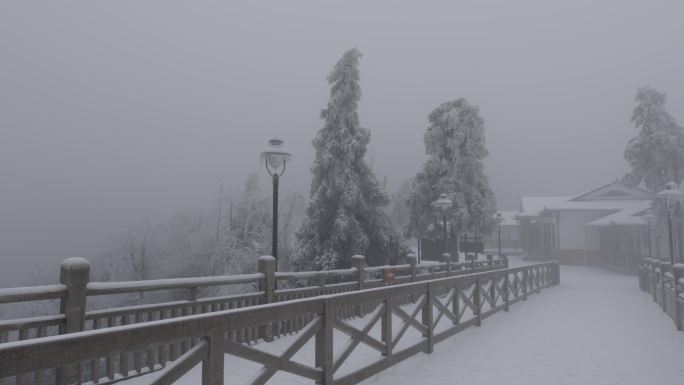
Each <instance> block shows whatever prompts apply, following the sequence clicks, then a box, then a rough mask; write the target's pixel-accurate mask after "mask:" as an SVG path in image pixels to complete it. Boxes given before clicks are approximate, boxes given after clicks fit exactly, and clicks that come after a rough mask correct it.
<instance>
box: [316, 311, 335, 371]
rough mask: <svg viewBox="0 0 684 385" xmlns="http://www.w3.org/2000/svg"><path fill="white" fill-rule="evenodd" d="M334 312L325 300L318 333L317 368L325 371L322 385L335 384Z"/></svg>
mask: <svg viewBox="0 0 684 385" xmlns="http://www.w3.org/2000/svg"><path fill="white" fill-rule="evenodd" d="M333 317H334V314H333V310H332V307H331V306H330V304H329V303H328V300H327V299H325V300H323V314H322V315H321V318H322V320H323V326H322V327H321V330H319V331H318V332H317V333H316V342H315V343H316V352H315V354H316V357H315V361H316V367H319V368H321V370H323V375H322V378H321V380H322V381H321V385H332V383H333V372H332V370H333Z"/></svg>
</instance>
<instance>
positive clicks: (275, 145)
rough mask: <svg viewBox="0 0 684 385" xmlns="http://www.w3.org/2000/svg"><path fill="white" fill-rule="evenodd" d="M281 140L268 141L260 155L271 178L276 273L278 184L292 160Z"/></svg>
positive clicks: (273, 248) (273, 247) (273, 246)
mask: <svg viewBox="0 0 684 385" xmlns="http://www.w3.org/2000/svg"><path fill="white" fill-rule="evenodd" d="M284 143H285V142H283V140H282V139H278V138H273V139H271V140H269V141H268V149H267V150H266V151H264V152H262V153H261V160H262V162H264V163H265V164H266V171H268V173H269V175H271V177H272V178H273V229H272V231H273V241H272V242H273V245H272V248H271V250H272V252H271V254H273V258H275V260H276V271H278V182H279V180H280V177H281V176H282V175H283V174H284V173H285V166H286V165H287V162H288V161H289V160H290V159H291V158H292V154H290V153H289V152H288V151H287V149H285V147H283V144H284Z"/></svg>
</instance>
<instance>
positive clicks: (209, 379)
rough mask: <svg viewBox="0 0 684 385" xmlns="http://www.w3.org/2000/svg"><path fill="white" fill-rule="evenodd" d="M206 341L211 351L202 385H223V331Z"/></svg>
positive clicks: (203, 364)
mask: <svg viewBox="0 0 684 385" xmlns="http://www.w3.org/2000/svg"><path fill="white" fill-rule="evenodd" d="M274 260H275V258H274ZM205 341H207V344H208V345H209V351H208V352H207V357H206V358H205V359H204V361H202V385H223V370H224V368H223V359H224V355H225V351H224V347H223V346H224V340H223V330H217V331H215V332H213V333H212V334H211V335H210V336H209V337H206V338H205Z"/></svg>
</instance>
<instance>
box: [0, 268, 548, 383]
mask: <svg viewBox="0 0 684 385" xmlns="http://www.w3.org/2000/svg"><path fill="white" fill-rule="evenodd" d="M415 271H416V269H415V266H414V268H413V272H415ZM284 274H287V273H284ZM410 277H411V278H410V279H411V280H413V281H414V282H412V283H406V284H399V285H393V286H387V287H378V288H370V289H363V290H357V291H352V292H347V293H338V294H333V295H319V296H316V297H311V298H305V299H294V300H286V301H283V302H277V303H270V304H262V305H256V306H251V307H246V308H242V309H229V310H219V311H215V312H211V313H207V314H196V315H187V316H182V317H178V318H175V319H164V320H154V321H148V322H143V323H140V324H136V325H120V326H113V327H109V328H106V329H101V330H90V331H82V332H75V333H71V334H64V335H59V336H54V337H48V338H35V339H30V340H23V341H14V342H9V343H5V344H0V378H8V377H12V378H15V379H17V381H18V382H19V381H21V382H24V383H27V382H35V383H42V382H41V381H45V378H42V379H39V378H38V377H37V374H38V373H45V371H46V370H51V369H54V368H57V373H58V378H59V379H60V381H61V383H63V384H71V383H79V384H80V383H82V382H86V381H91V380H93V379H95V381H97V380H98V379H97V378H94V377H92V376H93V372H92V371H91V373H90V376H91V377H90V378H88V377H87V374H88V373H87V371H86V370H84V367H83V366H84V363H102V362H104V361H105V360H106V358H107V357H124V360H123V361H121V360H119V361H118V365H119V366H121V365H126V364H125V363H129V362H134V363H135V362H137V361H136V357H141V358H142V357H143V356H146V354H147V353H146V352H149V351H153V352H156V351H160V352H161V351H164V352H166V353H165V354H170V352H171V347H174V346H175V347H176V348H175V350H174V351H175V352H176V354H177V356H176V359H175V360H173V361H171V360H170V357H171V356H170V355H168V356H164V357H165V358H168V360H167V361H166V366H165V367H164V368H163V369H161V370H160V371H159V373H157V374H154V375H150V383H151V384H171V383H173V382H174V381H176V380H177V379H179V378H180V377H181V376H182V375H184V374H185V373H187V372H188V371H189V370H190V369H191V368H193V367H194V366H196V365H197V364H198V363H200V362H201V363H202V371H201V383H202V384H203V385H221V384H223V381H224V371H225V370H231V369H230V368H224V355H225V354H229V355H233V356H237V357H240V358H242V359H246V360H249V361H252V362H256V363H258V364H260V365H262V368H261V369H260V370H259V371H258V372H257V373H256V374H255V376H254V377H253V378H252V380H251V382H250V384H264V383H266V382H267V381H268V380H269V379H271V378H272V377H273V375H274V374H276V373H277V372H279V371H283V372H287V373H290V374H294V375H297V376H301V377H304V378H306V379H310V380H312V381H315V382H316V383H320V384H355V383H358V382H359V381H362V380H363V379H366V378H368V377H370V376H372V375H374V374H376V373H378V372H380V371H382V370H384V369H386V368H388V367H390V366H392V365H394V364H396V363H398V362H401V361H402V360H404V359H406V358H409V357H411V356H412V355H414V354H417V353H419V352H421V351H422V352H425V353H431V352H432V349H433V346H434V344H436V343H438V342H440V341H443V340H444V339H446V338H448V337H449V336H452V335H453V334H455V333H458V332H459V331H461V330H463V329H464V328H467V327H469V326H472V325H477V326H480V325H481V323H482V320H483V319H485V318H487V317H489V316H491V315H492V314H494V313H496V312H498V311H500V310H504V311H507V310H508V308H509V306H510V305H512V304H514V303H516V302H518V301H520V300H526V299H527V297H528V296H529V295H530V294H532V293H538V292H539V291H540V290H541V289H542V288H546V287H550V286H552V285H556V284H558V283H559V280H560V273H559V267H558V263H557V262H555V261H554V262H547V263H541V264H536V265H529V266H524V267H518V268H504V269H498V270H491V271H486V272H480V273H472V274H465V275H460V276H453V277H445V278H434V279H429V280H423V281H419V280H418V278H419V277H418V275H417V274H413V275H411V276H410ZM265 279H266V282H265V285H267V286H268V285H269V283H268V278H265ZM358 281H362V280H361V279H359V280H358ZM273 282H275V280H273ZM357 284H358V282H357ZM349 312H352V313H353V314H354V315H356V316H358V317H360V318H359V319H357V320H356V321H359V322H360V324H359V322H354V323H352V322H349V319H348V318H347V317H346V316H345V314H347V313H349ZM302 316H305V317H307V319H308V321H307V322H306V323H305V324H304V325H303V326H302V327H301V328H299V332H298V333H297V334H296V335H294V336H293V337H290V338H292V342H291V343H290V345H289V346H288V347H287V348H286V349H285V350H284V351H282V353H279V354H277V353H270V352H267V351H265V350H263V349H255V348H253V347H252V346H250V344H248V343H245V342H239V341H237V340H236V339H234V338H233V337H232V336H233V335H234V333H235V332H236V331H239V330H245V329H246V328H256V329H257V330H262V331H263V334H262V335H263V337H264V341H263V343H264V344H267V343H268V341H269V340H270V338H272V337H273V335H275V334H276V333H277V329H278V328H279V327H280V326H278V325H282V324H283V323H284V322H287V321H288V320H292V319H298V318H299V317H302ZM359 325H360V326H359ZM374 329H379V330H380V333H379V334H378V335H379V336H374V334H373V333H371V331H372V330H374ZM334 330H337V331H339V332H341V333H343V334H345V335H347V336H348V337H349V340H348V341H347V342H346V343H345V344H343V345H342V346H336V345H335V344H334V339H333V331H334ZM409 330H412V331H413V337H414V338H413V339H411V338H408V337H407V335H408V334H407V331H409ZM311 339H314V340H315V343H314V345H315V354H314V356H315V357H314V358H313V359H312V362H310V363H301V362H300V361H293V360H292V357H293V356H294V355H295V354H296V353H297V352H299V351H300V350H302V349H303V348H304V346H305V344H306V343H307V342H308V341H309V340H311ZM184 342H186V343H187V346H186V347H185V349H183V343H184ZM359 344H363V345H365V346H367V347H369V348H370V349H372V350H374V351H376V352H377V357H376V359H370V360H363V362H361V363H360V364H358V365H356V366H354V367H351V368H347V369H346V370H341V368H342V367H343V366H344V364H345V363H347V362H348V359H349V357H350V356H351V354H352V352H354V351H355V349H356V348H357V347H358V346H359ZM335 350H337V352H336V353H335ZM136 354H137V356H136ZM153 354H154V353H153ZM95 366H96V367H97V366H99V365H97V364H95ZM134 367H135V368H130V367H129V368H125V369H133V371H135V370H140V368H139V367H138V366H137V364H134ZM99 374H103V373H99ZM198 382H199V380H198Z"/></svg>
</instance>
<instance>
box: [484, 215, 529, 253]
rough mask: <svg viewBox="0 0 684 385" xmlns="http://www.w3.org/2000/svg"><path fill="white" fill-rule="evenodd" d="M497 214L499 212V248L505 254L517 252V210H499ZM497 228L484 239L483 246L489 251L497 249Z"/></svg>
mask: <svg viewBox="0 0 684 385" xmlns="http://www.w3.org/2000/svg"><path fill="white" fill-rule="evenodd" d="M497 214H501V223H499V226H500V229H501V249H502V250H503V251H504V253H505V254H506V255H512V254H517V253H518V252H519V250H520V246H521V245H520V236H519V234H518V229H519V228H518V220H517V216H518V214H519V213H518V211H515V210H499V211H497ZM498 231H499V228H495V229H494V232H492V234H490V235H489V236H487V237H486V238H485V240H484V242H485V248H486V249H487V250H489V251H492V250H497V249H498V248H499V232H498Z"/></svg>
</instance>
